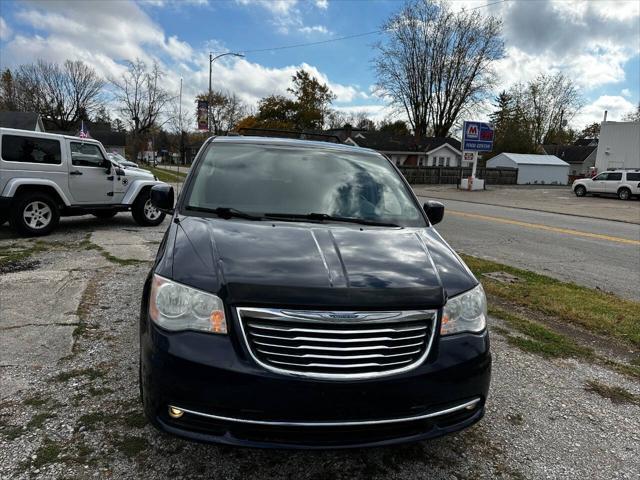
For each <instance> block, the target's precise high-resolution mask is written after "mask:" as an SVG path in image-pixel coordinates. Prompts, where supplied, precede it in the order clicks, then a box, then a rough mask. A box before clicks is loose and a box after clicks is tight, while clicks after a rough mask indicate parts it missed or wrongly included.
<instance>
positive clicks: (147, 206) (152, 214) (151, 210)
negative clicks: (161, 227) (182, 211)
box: [144, 199, 162, 221]
mask: <svg viewBox="0 0 640 480" xmlns="http://www.w3.org/2000/svg"><path fill="white" fill-rule="evenodd" d="M161 214H162V212H161V211H160V210H158V209H157V208H156V207H154V206H153V204H152V203H151V199H148V200H147V201H146V202H145V203H144V216H145V217H146V218H147V220H150V221H154V220H157V219H158V217H159V216H160V215H161Z"/></svg>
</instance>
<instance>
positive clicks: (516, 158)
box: [487, 153, 569, 185]
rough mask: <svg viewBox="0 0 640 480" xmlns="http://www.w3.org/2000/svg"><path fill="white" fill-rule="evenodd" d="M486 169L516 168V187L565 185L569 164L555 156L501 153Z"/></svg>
mask: <svg viewBox="0 0 640 480" xmlns="http://www.w3.org/2000/svg"><path fill="white" fill-rule="evenodd" d="M487 167H489V168H495V167H511V168H517V169H518V185H536V184H538V185H566V184H567V182H568V180H569V164H568V163H567V162H565V161H564V160H560V159H559V158H558V157H556V156H555V155H535V154H525V153H501V154H499V155H496V156H495V157H493V158H492V159H490V160H488V161H487Z"/></svg>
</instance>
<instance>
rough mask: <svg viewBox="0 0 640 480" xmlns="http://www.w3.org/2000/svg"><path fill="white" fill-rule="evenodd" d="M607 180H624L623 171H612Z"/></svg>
mask: <svg viewBox="0 0 640 480" xmlns="http://www.w3.org/2000/svg"><path fill="white" fill-rule="evenodd" d="M606 180H608V181H613V182H619V181H620V180H622V172H617V173H610V174H609V176H608V177H607V178H606Z"/></svg>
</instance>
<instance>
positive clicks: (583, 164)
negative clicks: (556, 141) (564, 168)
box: [541, 139, 598, 176]
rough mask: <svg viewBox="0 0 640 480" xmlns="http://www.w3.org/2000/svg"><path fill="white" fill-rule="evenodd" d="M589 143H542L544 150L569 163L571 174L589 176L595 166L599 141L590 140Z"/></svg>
mask: <svg viewBox="0 0 640 480" xmlns="http://www.w3.org/2000/svg"><path fill="white" fill-rule="evenodd" d="M587 140H588V139H587ZM590 141H591V143H590V144H589V145H583V144H580V145H577V144H575V143H574V144H573V145H542V152H541V153H544V154H546V155H555V156H556V157H558V158H559V159H560V160H564V161H565V162H567V163H568V164H569V175H571V176H587V175H588V174H589V168H590V167H593V166H595V164H596V155H597V153H598V141H597V140H595V142H594V141H593V139H591V140H590Z"/></svg>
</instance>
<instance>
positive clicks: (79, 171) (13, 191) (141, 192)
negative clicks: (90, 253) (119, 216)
mask: <svg viewBox="0 0 640 480" xmlns="http://www.w3.org/2000/svg"><path fill="white" fill-rule="evenodd" d="M158 184H162V182H159V181H158V180H157V179H156V178H155V177H154V175H153V174H152V173H151V172H147V171H143V170H139V169H135V170H133V169H124V168H122V167H121V166H120V165H119V164H117V163H115V162H113V161H112V160H109V157H108V156H107V152H106V151H105V149H104V147H103V146H102V144H101V143H100V142H98V141H96V140H92V139H88V138H79V137H72V136H67V135H57V134H52V133H42V132H32V131H27V130H15V129H12V128H0V225H1V224H2V223H4V222H5V221H7V220H9V222H10V223H11V226H12V227H13V228H15V229H16V230H17V231H18V232H19V233H20V234H22V235H28V236H36V235H46V234H48V233H49V232H51V231H52V230H53V229H54V228H55V226H56V225H57V223H58V220H59V219H60V216H70V215H86V214H88V213H91V214H93V215H95V216H96V217H98V218H111V217H113V216H114V215H115V214H116V213H118V212H121V211H126V210H131V214H132V215H133V218H134V220H135V221H136V222H137V223H138V224H139V225H143V226H151V225H158V224H160V223H161V222H162V221H163V220H164V217H165V214H164V213H162V212H160V211H159V210H157V209H156V208H154V207H153V205H151V201H150V199H149V192H150V191H151V187H152V186H154V185H158Z"/></svg>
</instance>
